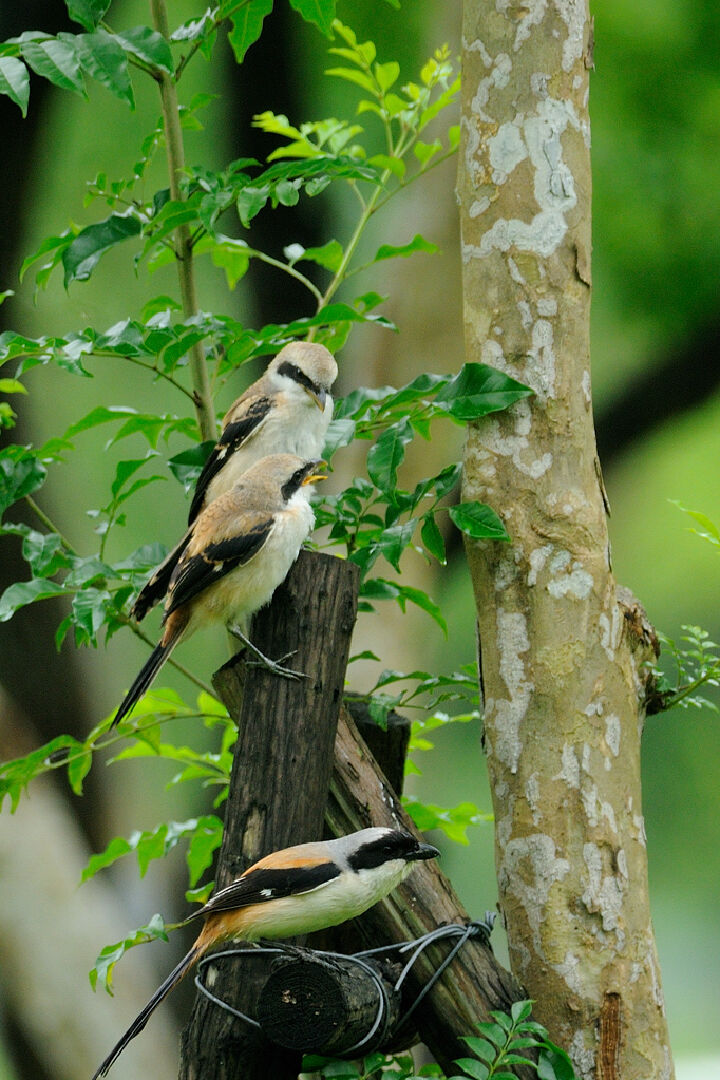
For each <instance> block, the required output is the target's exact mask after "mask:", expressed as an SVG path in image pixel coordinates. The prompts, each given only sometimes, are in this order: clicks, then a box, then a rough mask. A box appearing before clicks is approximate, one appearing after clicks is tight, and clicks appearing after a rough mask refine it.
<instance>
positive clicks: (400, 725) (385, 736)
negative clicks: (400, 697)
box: [345, 691, 411, 795]
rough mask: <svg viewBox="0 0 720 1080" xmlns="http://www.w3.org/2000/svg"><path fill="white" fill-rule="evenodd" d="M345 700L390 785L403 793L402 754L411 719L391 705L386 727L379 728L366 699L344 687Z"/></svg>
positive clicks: (407, 744) (404, 749)
mask: <svg viewBox="0 0 720 1080" xmlns="http://www.w3.org/2000/svg"><path fill="white" fill-rule="evenodd" d="M345 704H346V705H347V708H348V712H349V713H350V715H351V716H352V718H353V720H354V721H355V725H356V727H357V729H358V731H359V732H360V734H361V735H362V737H363V739H364V740H365V742H366V743H367V746H368V749H369V750H370V752H371V754H372V756H373V757H374V758H375V760H376V761H377V763H378V765H379V766H380V768H381V770H382V772H383V773H384V775H385V776H386V777H387V780H388V783H389V784H390V787H391V788H392V789H393V791H394V792H395V794H396V795H402V793H403V787H404V785H405V758H406V757H407V752H408V746H409V744H410V728H411V723H410V720H409V719H408V718H407V716H403V715H402V713H399V712H395V709H391V710H390V712H389V713H388V715H387V724H386V726H385V728H381V727H380V725H379V724H378V723H376V722H375V720H373V718H372V715H371V713H370V708H369V706H368V704H367V701H366V700H365V698H364V697H363V696H362V695H361V694H354V693H352V692H350V693H348V691H346V692H345Z"/></svg>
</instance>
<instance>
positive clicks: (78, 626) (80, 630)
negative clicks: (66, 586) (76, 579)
mask: <svg viewBox="0 0 720 1080" xmlns="http://www.w3.org/2000/svg"><path fill="white" fill-rule="evenodd" d="M111 599H112V598H111V596H110V593H109V592H108V591H107V589H94V588H85V589H83V590H82V592H78V593H76V594H75V596H73V600H72V610H71V613H70V620H71V623H72V625H73V626H74V628H75V644H76V645H97V632H98V630H100V628H101V627H102V626H103V625H104V624H105V622H106V619H107V611H108V604H109V603H110V601H111Z"/></svg>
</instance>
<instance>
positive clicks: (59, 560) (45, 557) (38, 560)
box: [22, 529, 70, 577]
mask: <svg viewBox="0 0 720 1080" xmlns="http://www.w3.org/2000/svg"><path fill="white" fill-rule="evenodd" d="M22 556H23V559H24V560H25V562H27V563H29V565H30V569H31V570H32V572H33V577H50V576H52V575H53V574H56V573H57V571H58V570H60V569H62V568H63V567H67V566H69V565H70V559H69V557H68V556H67V555H66V554H65V552H64V551H63V550H62V540H61V539H60V537H59V536H58V534H57V533H39V532H35V530H34V529H28V530H27V532H26V534H25V536H24V537H23V543H22Z"/></svg>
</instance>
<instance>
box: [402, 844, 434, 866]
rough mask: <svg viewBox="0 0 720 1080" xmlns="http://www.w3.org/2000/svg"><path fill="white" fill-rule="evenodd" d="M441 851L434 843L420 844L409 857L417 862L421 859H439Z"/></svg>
mask: <svg viewBox="0 0 720 1080" xmlns="http://www.w3.org/2000/svg"><path fill="white" fill-rule="evenodd" d="M439 854H440V852H439V851H438V849H437V848H436V847H433V846H432V844H418V846H417V850H416V851H413V852H412V854H410V855H408V858H409V859H410V860H411V861H412V862H416V861H418V860H420V859H423V860H424V859H437V857H438V856H439Z"/></svg>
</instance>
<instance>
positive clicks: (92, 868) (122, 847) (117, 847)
mask: <svg viewBox="0 0 720 1080" xmlns="http://www.w3.org/2000/svg"><path fill="white" fill-rule="evenodd" d="M132 850H133V849H132V847H131V846H130V844H129V843H128V841H127V840H126V839H125V838H124V837H122V836H115V837H114V838H113V839H112V840H111V841H110V843H109V844H108V846H107V847H106V848H105V850H104V851H102V852H100V853H99V854H98V855H91V856H90V859H89V860H88V864H87V866H86V867H85V869H84V870H83V872H82V874H81V876H80V883H81V884H84V883H85V882H86V881H88V880H89V878H92V877H95V874H97V872H98V871H99V870H104V869H105V867H106V866H112V864H113V863H114V862H116V861H117V860H118V859H120V858H122V857H123V855H128V854H129V853H130V852H131V851H132Z"/></svg>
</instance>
